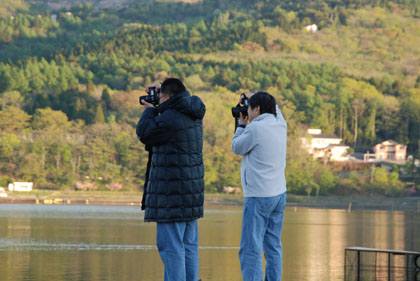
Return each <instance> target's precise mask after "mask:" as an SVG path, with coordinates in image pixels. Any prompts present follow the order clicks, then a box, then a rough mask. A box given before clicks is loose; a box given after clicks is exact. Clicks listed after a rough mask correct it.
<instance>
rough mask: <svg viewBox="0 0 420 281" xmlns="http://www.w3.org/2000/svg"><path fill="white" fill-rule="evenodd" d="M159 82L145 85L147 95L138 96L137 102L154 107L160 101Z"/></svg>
mask: <svg viewBox="0 0 420 281" xmlns="http://www.w3.org/2000/svg"><path fill="white" fill-rule="evenodd" d="M160 87H161V84H160V83H154V84H150V85H147V87H146V93H147V96H140V97H139V102H140V104H141V105H143V106H144V107H146V108H148V107H156V106H158V105H159V101H160Z"/></svg>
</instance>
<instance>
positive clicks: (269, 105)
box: [249, 92, 277, 116]
mask: <svg viewBox="0 0 420 281" xmlns="http://www.w3.org/2000/svg"><path fill="white" fill-rule="evenodd" d="M249 106H250V107H251V108H252V109H254V108H256V107H257V106H259V107H260V114H263V113H271V114H274V116H277V112H276V100H275V99H274V97H273V96H272V95H270V94H269V93H266V92H256V93H255V94H253V95H252V97H251V98H250V99H249Z"/></svg>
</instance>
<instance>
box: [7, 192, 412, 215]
mask: <svg viewBox="0 0 420 281" xmlns="http://www.w3.org/2000/svg"><path fill="white" fill-rule="evenodd" d="M141 198H142V193H141V192H130V193H119V192H106V191H105V192H80V191H34V192H29V193H26V192H9V193H8V197H6V198H0V204H44V205H110V206H140V202H141ZM243 202H244V197H243V196H242V195H228V194H217V193H213V194H205V202H204V206H205V207H233V206H237V207H242V206H243ZM287 207H289V208H317V209H341V210H347V211H351V210H387V211H404V212H416V213H420V197H400V198H387V197H383V198H378V197H355V196H353V197H351V196H319V197H310V198H308V197H306V196H301V195H294V194H288V196H287Z"/></svg>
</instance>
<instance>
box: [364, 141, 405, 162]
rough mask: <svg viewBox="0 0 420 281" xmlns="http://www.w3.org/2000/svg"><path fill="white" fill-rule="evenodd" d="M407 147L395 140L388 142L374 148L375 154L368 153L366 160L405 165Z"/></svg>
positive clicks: (365, 156)
mask: <svg viewBox="0 0 420 281" xmlns="http://www.w3.org/2000/svg"><path fill="white" fill-rule="evenodd" d="M406 156H407V146H406V145H403V144H401V143H398V142H396V141H394V140H386V141H383V142H381V143H378V144H376V145H375V146H374V147H373V153H366V154H365V155H364V160H365V161H369V160H373V161H390V162H400V163H405V161H406Z"/></svg>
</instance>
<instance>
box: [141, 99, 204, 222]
mask: <svg viewBox="0 0 420 281" xmlns="http://www.w3.org/2000/svg"><path fill="white" fill-rule="evenodd" d="M205 112H206V107H205V105H204V103H203V102H202V101H201V99H200V98H199V97H197V96H191V95H190V93H189V92H187V91H185V92H183V93H180V94H178V95H175V96H173V97H171V98H170V99H169V100H167V101H166V102H164V103H162V104H161V105H159V106H158V107H157V108H148V109H146V110H145V111H144V112H143V114H142V116H141V118H140V121H139V122H138V124H137V127H136V133H137V136H138V138H139V140H140V141H141V142H142V143H144V144H145V145H146V146H147V147H152V157H151V163H150V164H151V165H150V171H149V174H148V176H149V177H148V183H147V193H146V198H145V205H146V206H145V210H146V213H145V216H144V220H145V221H156V222H175V221H190V220H194V219H198V218H200V217H202V216H203V203H204V165H203V154H202V150H203V122H202V121H203V117H204V114H205Z"/></svg>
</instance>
